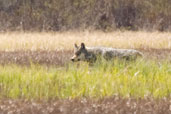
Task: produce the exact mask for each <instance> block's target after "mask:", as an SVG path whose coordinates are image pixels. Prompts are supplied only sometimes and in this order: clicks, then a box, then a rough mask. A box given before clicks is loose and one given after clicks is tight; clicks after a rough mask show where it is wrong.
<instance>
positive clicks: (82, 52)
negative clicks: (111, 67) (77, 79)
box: [71, 43, 96, 62]
mask: <svg viewBox="0 0 171 114" xmlns="http://www.w3.org/2000/svg"><path fill="white" fill-rule="evenodd" d="M95 60H96V57H95V56H94V55H93V54H92V53H91V52H88V50H87V49H86V47H85V44H84V43H81V46H77V44H75V49H74V56H73V57H72V58H71V61H73V62H76V61H87V62H93V61H95Z"/></svg>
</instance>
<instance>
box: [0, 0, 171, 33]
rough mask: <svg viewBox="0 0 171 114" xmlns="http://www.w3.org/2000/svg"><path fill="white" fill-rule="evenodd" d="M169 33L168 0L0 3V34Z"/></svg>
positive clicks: (17, 0) (14, 0)
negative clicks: (32, 32) (149, 31)
mask: <svg viewBox="0 0 171 114" xmlns="http://www.w3.org/2000/svg"><path fill="white" fill-rule="evenodd" d="M74 29H76V30H77V29H79V30H84V29H93V30H94V29H95V30H97V29H99V30H105V31H108V30H116V29H126V30H159V31H171V0H0V31H13V30H14V31H17V30H24V31H50V30H52V31H61V30H62V31H63V30H74Z"/></svg>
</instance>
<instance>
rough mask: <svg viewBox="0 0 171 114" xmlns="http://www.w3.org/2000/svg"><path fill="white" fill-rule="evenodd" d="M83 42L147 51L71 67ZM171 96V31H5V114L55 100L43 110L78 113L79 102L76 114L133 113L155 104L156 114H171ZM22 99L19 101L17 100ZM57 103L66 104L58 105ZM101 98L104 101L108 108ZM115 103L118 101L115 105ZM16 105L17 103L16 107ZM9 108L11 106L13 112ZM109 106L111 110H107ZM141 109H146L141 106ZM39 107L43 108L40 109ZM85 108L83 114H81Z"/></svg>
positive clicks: (1, 92) (1, 79)
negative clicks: (140, 55)
mask: <svg viewBox="0 0 171 114" xmlns="http://www.w3.org/2000/svg"><path fill="white" fill-rule="evenodd" d="M81 42H84V43H85V44H87V45H88V46H110V47H115V48H134V49H138V50H140V51H142V52H143V53H144V58H141V59H138V60H136V61H130V62H126V61H122V60H114V61H110V62H107V61H102V62H101V63H98V62H97V63H95V64H94V65H93V66H89V65H88V64H87V63H84V62H81V63H71V62H70V61H69V58H70V57H71V56H72V53H73V45H74V43H78V44H80V43H81ZM152 58H157V59H152ZM170 98H171V33H166V32H165V33H160V32H129V31H125V32H120V31H116V32H111V33H103V32H99V31H96V32H88V31H85V32H61V33H19V32H12V33H0V105H1V107H0V112H3V111H4V112H5V111H6V110H8V111H9V110H14V109H15V111H17V110H18V109H17V108H16V107H20V105H18V104H22V103H24V104H30V103H31V102H32V101H33V103H31V104H30V106H32V105H34V106H35V105H36V106H35V107H39V106H40V105H38V104H36V103H34V102H35V101H36V100H41V101H44V100H47V101H52V104H51V103H47V102H46V103H47V104H48V105H46V107H44V106H45V105H43V103H41V104H42V107H44V108H41V111H42V110H43V109H45V108H47V109H46V111H48V110H49V113H50V109H53V111H54V113H56V112H60V111H64V112H61V113H65V110H67V111H68V113H70V112H71V111H73V109H72V105H73V104H74V105H73V108H74V109H77V108H78V107H80V109H78V110H77V111H76V112H78V113H83V112H84V111H87V110H92V111H93V113H94V114H97V113H98V114H100V113H102V112H103V111H110V109H112V110H113V111H115V110H114V109H116V110H124V111H130V112H131V113H133V112H135V111H140V110H141V111H144V110H145V109H148V108H146V107H147V106H146V104H149V105H148V106H149V110H150V109H151V112H154V113H155V114H157V113H158V114H159V113H162V112H161V110H162V111H166V110H167V111H166V112H167V113H168V114H169V113H170V111H171V110H170V107H171V105H170ZM6 99H7V100H9V101H6ZM11 99H12V100H11ZM16 99H19V101H15V100H16ZM21 99H26V100H29V101H28V102H27V101H21ZM85 99H86V100H87V101H86V102H84V101H85ZM97 99H98V100H97ZM117 99H118V100H117ZM138 99H142V100H138ZM148 99H149V100H148ZM157 99H158V100H157ZM56 100H57V102H58V103H59V104H63V105H54V104H55V103H54V102H56ZM60 100H62V101H60ZM77 100H78V101H77ZM82 100H83V101H82ZM94 100H97V102H94ZM99 100H102V101H104V104H103V103H101V102H100V101H99ZM106 100H107V101H106ZM109 100H111V101H114V102H113V103H114V104H112V102H109ZM53 101H54V102H53ZM11 102H12V103H14V105H10V104H12V103H11ZM16 102H18V103H16ZM82 102H84V103H83V105H82ZM149 102H150V103H149ZM159 102H160V103H159ZM58 103H57V104H58ZM115 103H116V104H115ZM129 103H131V104H132V105H130V107H128V105H127V104H129ZM84 104H85V105H84ZM94 104H95V105H94ZM9 105H10V106H11V108H8V107H9ZM107 105H111V106H108V107H106V109H104V107H105V106H107ZM135 105H136V106H137V107H136V106H135ZM154 105H155V107H153V106H154ZM3 106H4V107H7V109H6V110H5V108H3ZM13 106H15V107H13ZM24 106H25V107H27V108H21V110H22V109H23V112H26V113H29V111H26V110H27V109H28V106H26V105H24ZM34 106H33V107H34ZM48 106H49V107H51V108H50V109H49V108H48ZM61 106H63V107H62V108H61ZM92 106H97V107H95V109H96V108H97V109H98V106H99V108H100V109H101V110H102V112H94V111H95V109H94V110H93V109H91V108H90V107H92ZM131 106H135V107H131ZM141 106H142V107H143V108H140V107H141ZM55 107H56V108H55ZM87 107H88V109H87ZM112 107H113V108H112ZM119 107H120V108H119ZM138 107H139V108H138ZM156 107H158V108H156ZM159 107H160V108H159ZM161 107H162V108H161ZM19 109H20V108H19ZM32 109H34V108H32V107H30V110H32ZM38 109H40V107H39V108H36V110H38ZM55 109H58V110H55ZM69 109H70V110H69ZM129 109H130V110H129ZM132 109H134V110H132ZM159 109H160V110H159ZM21 110H20V111H21ZM80 110H82V111H83V112H82V111H81V112H79V111H80ZM155 110H157V112H155ZM41 111H40V113H42V112H41ZM98 111H99V110H98ZM113 111H112V112H113ZM21 112H22V111H21ZM33 112H35V113H37V112H36V111H33ZM76 112H74V111H73V112H72V113H76ZM147 112H148V111H147ZM16 113H17V112H16ZM30 113H32V112H30ZM84 113H85V112H84ZM89 113H91V112H89ZM103 113H105V112H103ZM119 113H122V112H119ZM138 113H140V112H138Z"/></svg>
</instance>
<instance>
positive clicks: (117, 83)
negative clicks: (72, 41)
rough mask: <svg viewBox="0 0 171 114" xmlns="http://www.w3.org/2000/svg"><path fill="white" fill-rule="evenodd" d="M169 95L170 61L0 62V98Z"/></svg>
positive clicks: (157, 96)
mask: <svg viewBox="0 0 171 114" xmlns="http://www.w3.org/2000/svg"><path fill="white" fill-rule="evenodd" d="M113 95H119V96H121V97H135V98H137V97H141V98H144V97H154V98H162V97H170V95H171V64H170V63H169V62H160V63H159V62H156V61H145V60H141V61H139V60H137V61H136V62H129V63H126V62H121V61H115V62H114V63H111V62H108V63H106V62H103V63H101V64H98V63H97V64H95V65H94V66H88V65H87V64H86V63H81V64H69V65H66V67H63V68H59V67H54V66H51V67H47V66H40V65H31V66H30V67H26V66H24V67H23V66H17V65H5V66H2V65H1V66H0V98H28V99H54V98H63V99H65V98H77V97H90V98H103V97H106V96H113Z"/></svg>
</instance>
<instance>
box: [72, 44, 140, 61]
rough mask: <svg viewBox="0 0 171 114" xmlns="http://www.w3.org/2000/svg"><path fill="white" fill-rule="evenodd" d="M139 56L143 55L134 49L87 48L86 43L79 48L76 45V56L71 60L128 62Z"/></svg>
mask: <svg viewBox="0 0 171 114" xmlns="http://www.w3.org/2000/svg"><path fill="white" fill-rule="evenodd" d="M138 56H143V54H142V53H141V52H139V51H137V50H134V49H115V48H107V47H85V45H84V43H81V46H80V47H78V46H77V45H76V44H75V50H74V56H73V57H72V58H71V60H72V61H87V62H95V61H96V59H97V57H102V58H104V59H106V60H111V59H114V58H124V59H126V60H132V59H133V60H134V59H136V58H137V57H138Z"/></svg>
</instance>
